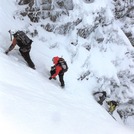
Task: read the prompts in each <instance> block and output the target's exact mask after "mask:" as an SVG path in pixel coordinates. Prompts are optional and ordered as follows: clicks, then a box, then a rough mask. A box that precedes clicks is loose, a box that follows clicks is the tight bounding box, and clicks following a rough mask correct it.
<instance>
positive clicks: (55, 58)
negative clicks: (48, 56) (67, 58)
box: [53, 56, 59, 64]
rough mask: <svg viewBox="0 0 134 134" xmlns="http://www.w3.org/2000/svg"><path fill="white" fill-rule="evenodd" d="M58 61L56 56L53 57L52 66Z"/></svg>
mask: <svg viewBox="0 0 134 134" xmlns="http://www.w3.org/2000/svg"><path fill="white" fill-rule="evenodd" d="M58 61H59V57H58V56H56V57H53V63H54V64H57V63H58Z"/></svg>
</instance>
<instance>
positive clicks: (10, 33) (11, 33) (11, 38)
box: [8, 30, 12, 41]
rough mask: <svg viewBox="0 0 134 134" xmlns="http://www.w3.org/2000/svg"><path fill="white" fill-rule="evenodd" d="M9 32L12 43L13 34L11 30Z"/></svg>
mask: <svg viewBox="0 0 134 134" xmlns="http://www.w3.org/2000/svg"><path fill="white" fill-rule="evenodd" d="M8 32H9V34H10V40H11V41H12V33H11V30H9V31H8Z"/></svg>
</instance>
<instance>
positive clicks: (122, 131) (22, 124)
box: [0, 0, 134, 134]
mask: <svg viewBox="0 0 134 134" xmlns="http://www.w3.org/2000/svg"><path fill="white" fill-rule="evenodd" d="M77 1H78V0H77ZM103 4H104V3H103ZM15 10H16V6H15V0H6V1H2V0H0V11H1V14H0V20H1V21H0V26H1V31H0V36H1V38H0V42H1V45H0V46H1V47H0V133H1V134H24V133H25V134H44V133H45V134H68V133H69V134H89V133H91V134H113V133H117V134H132V133H133V132H134V130H132V129H131V128H127V127H126V126H124V125H123V124H120V123H118V122H117V121H115V120H114V119H113V118H112V117H111V116H110V115H109V113H107V112H106V110H105V109H104V108H102V107H101V106H100V105H98V103H97V102H96V101H95V100H94V98H93V96H92V90H93V88H94V86H95V85H96V81H95V80H94V79H90V80H89V81H83V82H81V81H78V80H77V77H78V76H79V73H80V71H81V66H80V65H81V63H82V61H83V59H85V58H86V51H85V50H84V49H81V52H82V53H83V57H82V56H81V55H79V54H78V57H77V58H76V59H75V60H76V61H75V60H74V61H75V62H74V63H73V64H72V62H71V57H70V54H69V51H71V50H69V47H68V44H65V45H64V46H63V44H64V43H65V42H66V41H68V40H70V37H62V36H60V35H53V34H51V35H50V34H49V33H44V31H43V30H42V29H40V28H39V27H37V28H38V30H39V31H40V32H39V34H40V36H39V37H35V38H33V40H34V42H33V45H32V50H31V58H32V60H33V61H34V63H35V65H36V70H32V69H30V68H29V67H27V65H26V63H25V61H24V60H23V58H22V57H21V56H20V54H19V51H18V48H17V47H16V48H15V49H14V50H13V51H11V52H10V53H9V54H8V55H5V54H4V51H5V50H6V49H7V48H8V47H9V45H10V44H11V41H10V36H9V34H8V30H9V29H12V28H18V29H22V28H23V27H26V26H27V25H29V24H28V21H26V22H24V21H23V22H22V21H20V20H17V19H14V18H13V17H12V16H13V15H14V11H15ZM33 25H34V24H33ZM42 40H45V43H44V42H43V41H42ZM55 42H56V43H57V44H55ZM68 42H69V41H68ZM53 47H54V49H52V48H53ZM72 51H73V50H72ZM97 51H98V50H96V53H93V52H91V53H92V58H91V59H92V60H93V61H94V62H92V65H91V67H92V68H94V66H96V68H97V65H98V64H99V63H98V62H95V61H98V60H99V59H97V60H96V54H98V53H97ZM56 55H58V56H63V57H64V58H65V59H66V60H67V63H68V65H69V70H68V72H67V73H66V74H65V83H66V87H65V89H62V88H61V87H60V86H59V81H58V80H56V81H55V80H51V81H50V80H49V79H48V78H49V70H50V67H51V65H52V57H53V56H56ZM98 55H99V54H98ZM98 57H103V54H102V55H101V54H100V55H99V56H98ZM104 61H105V67H106V66H110V67H111V68H110V70H107V68H105V69H104V70H103V69H102V70H101V69H100V70H99V72H100V75H101V73H103V72H105V70H107V72H106V73H107V74H108V75H109V76H111V75H113V74H111V70H112V71H115V70H114V68H113V67H112V66H111V63H109V62H107V59H106V58H104ZM76 66H77V69H76ZM89 83H90V84H89Z"/></svg>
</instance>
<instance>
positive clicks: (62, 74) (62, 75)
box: [50, 70, 65, 86]
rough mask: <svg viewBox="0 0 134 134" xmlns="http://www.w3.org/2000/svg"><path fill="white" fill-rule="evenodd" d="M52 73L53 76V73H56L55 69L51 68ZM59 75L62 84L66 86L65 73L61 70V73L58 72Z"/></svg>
mask: <svg viewBox="0 0 134 134" xmlns="http://www.w3.org/2000/svg"><path fill="white" fill-rule="evenodd" d="M50 74H51V76H52V75H53V74H55V70H51V71H50ZM58 76H59V81H60V83H61V86H64V85H65V83H64V78H63V77H64V73H63V72H60V73H59V74H58Z"/></svg>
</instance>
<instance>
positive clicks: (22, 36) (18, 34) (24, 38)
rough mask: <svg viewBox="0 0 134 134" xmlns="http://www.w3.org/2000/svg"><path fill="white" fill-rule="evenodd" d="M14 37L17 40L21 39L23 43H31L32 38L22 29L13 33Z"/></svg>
mask: <svg viewBox="0 0 134 134" xmlns="http://www.w3.org/2000/svg"><path fill="white" fill-rule="evenodd" d="M14 37H16V39H17V40H19V41H21V42H22V43H23V44H24V45H26V46H27V45H31V43H32V40H31V39H29V37H28V36H27V35H26V34H25V33H24V32H23V31H17V32H16V33H15V34H14Z"/></svg>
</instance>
